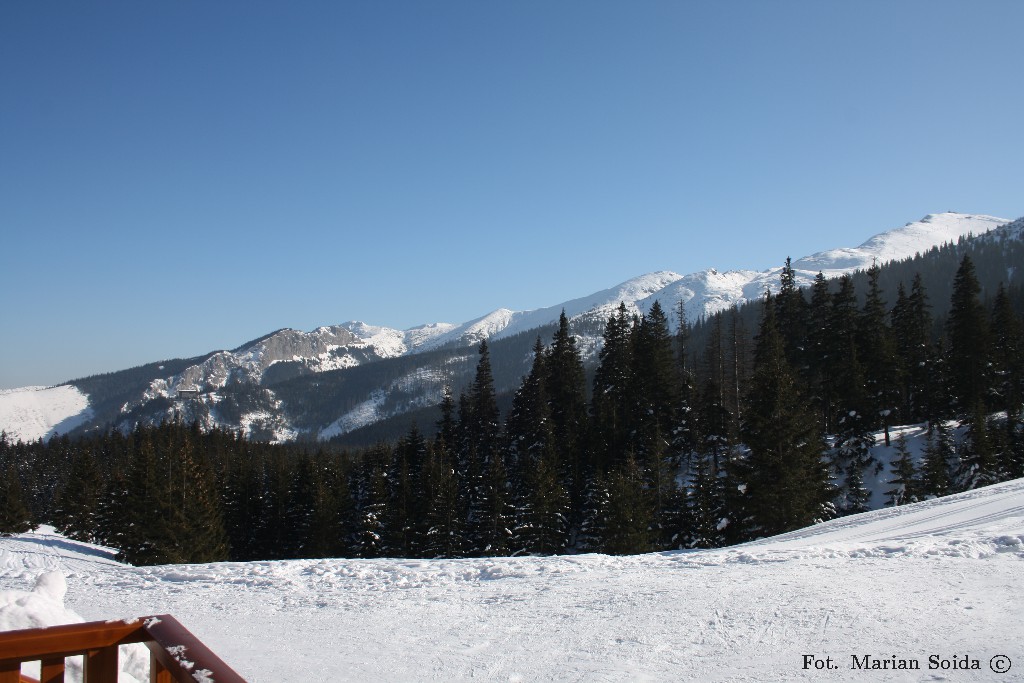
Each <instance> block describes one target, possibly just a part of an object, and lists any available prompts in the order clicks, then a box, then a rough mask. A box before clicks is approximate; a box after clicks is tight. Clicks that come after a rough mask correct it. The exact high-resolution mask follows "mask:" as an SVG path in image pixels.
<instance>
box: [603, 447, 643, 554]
mask: <svg viewBox="0 0 1024 683" xmlns="http://www.w3.org/2000/svg"><path fill="white" fill-rule="evenodd" d="M607 486H608V495H607V498H606V499H605V506H604V509H603V510H602V518H603V519H602V522H603V524H602V526H603V529H602V531H603V534H602V539H603V543H602V550H603V551H604V552H605V553H608V554H609V555H632V554H637V553H645V552H649V551H650V550H651V549H652V544H651V530H650V527H651V523H652V519H651V504H650V502H649V501H648V500H647V491H646V488H645V486H644V476H643V469H642V468H641V467H640V466H639V465H638V464H637V462H636V460H635V459H634V458H633V456H632V455H629V456H627V457H626V459H625V460H624V461H623V462H622V463H621V465H620V466H619V467H617V468H616V469H615V470H614V471H613V472H611V474H610V475H609V477H608V485H607Z"/></svg>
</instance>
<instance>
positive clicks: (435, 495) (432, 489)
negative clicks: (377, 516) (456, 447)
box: [423, 418, 469, 557]
mask: <svg viewBox="0 0 1024 683" xmlns="http://www.w3.org/2000/svg"><path fill="white" fill-rule="evenodd" d="M443 419H444V418H442V421H443ZM444 433H445V432H444V430H443V429H440V430H439V431H438V434H437V438H436V439H435V440H434V442H433V444H432V445H431V448H430V454H429V460H428V461H427V487H426V488H427V491H426V496H427V512H426V520H427V532H426V537H425V539H424V549H423V554H424V555H425V556H426V557H463V556H464V555H465V554H466V552H467V551H468V549H469V544H468V541H467V539H466V536H465V520H466V517H467V515H468V511H467V509H466V507H465V503H464V500H463V499H462V498H461V497H460V495H459V481H458V476H457V475H456V472H455V458H454V456H453V455H452V453H451V450H450V449H449V448H448V444H447V442H446V441H445V439H444V436H443V435H444Z"/></svg>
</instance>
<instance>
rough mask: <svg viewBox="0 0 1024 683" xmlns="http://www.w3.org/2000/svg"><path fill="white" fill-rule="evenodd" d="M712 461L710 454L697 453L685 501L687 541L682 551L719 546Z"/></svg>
mask: <svg viewBox="0 0 1024 683" xmlns="http://www.w3.org/2000/svg"><path fill="white" fill-rule="evenodd" d="M715 465H716V460H715V458H714V457H713V456H712V454H711V453H710V452H703V453H698V454H697V455H696V457H695V459H694V468H693V476H692V477H691V478H690V485H689V489H688V492H687V497H686V511H687V515H686V516H687V518H688V529H687V536H688V538H687V539H686V541H685V547H688V548H717V547H719V546H720V545H722V544H723V538H722V527H721V523H722V520H723V519H724V518H725V511H724V509H723V508H724V505H723V503H724V501H723V496H722V493H723V492H722V490H721V483H722V482H721V480H720V478H719V477H718V472H717V471H716V466H715Z"/></svg>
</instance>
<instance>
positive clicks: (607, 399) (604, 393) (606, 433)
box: [591, 304, 633, 474]
mask: <svg viewBox="0 0 1024 683" xmlns="http://www.w3.org/2000/svg"><path fill="white" fill-rule="evenodd" d="M631 331H632V324H631V322H630V318H629V314H628V312H627V311H626V305H625V304H619V308H618V309H617V310H616V312H615V313H614V314H613V315H611V316H610V317H609V318H608V324H607V325H606V326H605V329H604V335H603V345H602V347H601V351H600V352H599V354H598V359H599V363H598V366H597V370H596V372H595V373H594V392H593V397H592V399H591V401H592V408H591V414H592V416H593V419H592V424H593V429H592V430H591V433H592V438H593V449H594V456H595V459H596V463H597V470H598V472H600V473H601V474H604V473H605V472H607V471H608V470H609V469H610V468H611V467H613V466H617V465H618V464H619V463H620V462H621V461H622V460H624V459H625V456H626V451H627V441H628V438H629V431H630V425H631V404H630V387H631V385H632V376H631V370H632V365H633V361H632V357H633V349H632V346H631V344H630V337H631Z"/></svg>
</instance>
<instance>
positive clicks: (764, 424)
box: [743, 294, 834, 536]
mask: <svg viewBox="0 0 1024 683" xmlns="http://www.w3.org/2000/svg"><path fill="white" fill-rule="evenodd" d="M744 417H745V419H744V423H743V437H744V441H745V443H746V444H747V446H748V448H749V449H750V454H749V457H748V460H747V463H746V471H745V474H746V478H747V481H746V484H747V492H746V505H747V506H748V507H747V510H748V514H749V515H750V518H751V519H750V525H751V526H750V531H751V533H752V534H753V535H754V536H765V535H773V534H778V533H782V532H784V531H790V530H792V529H798V528H801V527H804V526H807V525H809V524H812V523H814V522H815V521H818V520H821V519H827V518H828V517H830V516H831V515H832V514H833V511H834V508H833V507H832V502H831V501H832V497H833V490H832V486H831V484H830V483H829V477H828V468H827V466H826V465H825V463H824V462H823V460H822V454H823V452H824V443H823V442H822V439H821V435H820V432H819V431H818V423H817V420H816V419H815V417H814V415H813V414H812V413H811V412H810V411H809V410H808V408H807V404H806V401H805V399H804V398H803V397H802V396H801V395H800V393H799V390H798V386H797V384H796V381H795V379H794V377H793V371H792V370H791V368H790V367H789V363H788V362H787V360H786V356H785V352H784V348H783V343H782V337H781V336H780V335H779V332H778V328H777V327H776V322H775V307H774V306H773V303H772V300H771V295H770V294H766V296H765V303H764V314H763V317H762V321H761V329H760V332H759V334H758V340H757V351H756V353H755V358H754V375H753V377H752V378H751V387H750V393H749V394H748V397H747V408H746V411H745V414H744Z"/></svg>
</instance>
